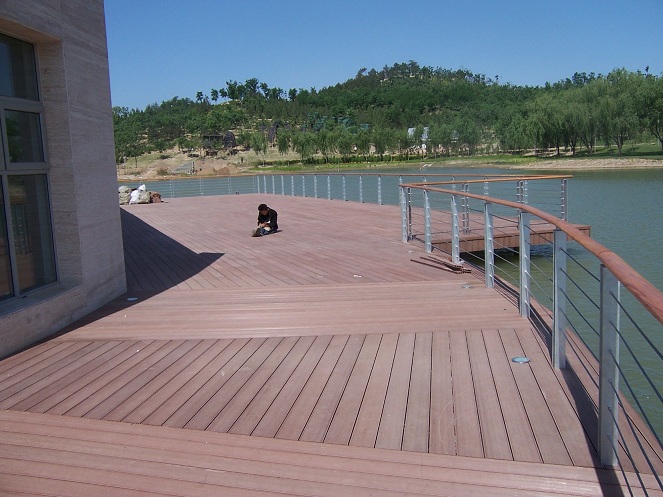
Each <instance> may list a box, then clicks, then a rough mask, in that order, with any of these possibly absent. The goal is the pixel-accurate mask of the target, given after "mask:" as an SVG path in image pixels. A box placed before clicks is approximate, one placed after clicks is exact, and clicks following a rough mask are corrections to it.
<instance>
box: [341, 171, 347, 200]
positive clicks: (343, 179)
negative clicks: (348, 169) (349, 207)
mask: <svg viewBox="0 0 663 497" xmlns="http://www.w3.org/2000/svg"><path fill="white" fill-rule="evenodd" d="M342 183H343V201H344V202H345V201H346V200H347V197H346V195H345V174H344V175H343V176H342Z"/></svg>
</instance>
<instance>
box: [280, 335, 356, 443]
mask: <svg viewBox="0 0 663 497" xmlns="http://www.w3.org/2000/svg"><path fill="white" fill-rule="evenodd" d="M349 338H350V337H349V336H348V335H336V336H334V337H332V338H331V340H330V341H329V345H328V346H327V348H326V349H325V351H324V353H323V354H322V357H321V358H320V360H319V362H318V364H317V365H316V366H315V368H314V369H313V372H312V373H311V375H310V376H309V377H308V378H307V379H306V384H305V385H304V388H303V389H302V391H301V393H300V394H299V396H298V397H297V400H296V401H295V403H294V404H293V406H292V408H291V409H290V411H288V414H287V416H286V417H285V419H284V420H283V423H282V424H281V426H280V427H279V429H278V431H277V432H276V435H275V436H276V438H284V439H290V440H300V439H303V438H302V433H303V431H304V429H305V428H306V425H307V424H308V422H309V419H310V417H311V414H312V413H313V411H314V410H315V407H316V405H317V404H318V401H319V398H320V395H321V394H322V392H323V390H324V388H325V386H326V385H327V382H328V381H329V379H330V371H335V370H336V367H337V364H338V361H339V359H340V358H341V356H342V354H343V351H344V350H345V347H346V345H347V343H348V340H349ZM325 430H326V428H325ZM309 436H310V435H309ZM322 437H324V434H323V435H322Z"/></svg>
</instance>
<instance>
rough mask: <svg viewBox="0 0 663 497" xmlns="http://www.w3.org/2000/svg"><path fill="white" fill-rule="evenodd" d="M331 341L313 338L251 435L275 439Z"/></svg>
mask: <svg viewBox="0 0 663 497" xmlns="http://www.w3.org/2000/svg"><path fill="white" fill-rule="evenodd" d="M331 340H332V337H331V336H319V337H315V339H314V340H313V343H312V344H311V347H310V349H309V352H308V353H307V354H306V355H305V356H304V357H303V358H302V360H301V362H300V363H299V364H298V365H297V367H296V368H295V370H294V371H293V373H292V376H291V377H290V378H289V380H288V381H287V382H286V384H285V385H284V386H283V388H282V389H281V390H280V392H279V393H278V395H277V396H276V398H275V399H274V402H272V404H271V406H269V408H268V409H267V412H266V413H265V415H264V416H263V418H262V419H261V420H260V421H259V422H258V424H257V425H256V427H255V429H254V430H253V431H252V432H251V434H252V435H255V436H259V437H276V434H277V433H278V431H279V429H281V427H282V426H283V424H284V422H285V420H286V418H287V416H288V414H289V413H290V412H291V411H292V409H293V406H294V405H295V403H296V402H297V399H298V398H300V395H301V394H302V391H303V390H304V388H305V386H306V383H307V381H309V380H310V379H311V377H312V375H313V371H314V370H315V368H316V366H317V365H318V364H320V360H321V359H322V357H323V354H324V353H325V351H326V350H327V348H328V347H329V344H330V342H331ZM320 390H322V389H320ZM295 414H296V415H297V416H299V414H300V413H299V412H298V411H297V412H296V413H295ZM306 419H308V418H306ZM299 433H301V430H300V431H299V432H298V433H297V434H296V435H294V434H293V435H291V438H292V439H294V440H296V439H298V438H299ZM286 438H287V437H286Z"/></svg>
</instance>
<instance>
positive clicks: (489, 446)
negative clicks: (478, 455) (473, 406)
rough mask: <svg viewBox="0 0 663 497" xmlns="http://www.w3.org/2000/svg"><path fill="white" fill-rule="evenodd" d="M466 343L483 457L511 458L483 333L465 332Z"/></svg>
mask: <svg viewBox="0 0 663 497" xmlns="http://www.w3.org/2000/svg"><path fill="white" fill-rule="evenodd" d="M483 335H485V334H483ZM467 345H468V350H469V354H470V364H471V368H472V380H473V383H474V391H475V395H476V399H477V411H478V414H479V425H480V426H481V439H482V440H483V450H484V454H485V457H488V458H491V459H507V460H512V459H513V455H512V453H511V446H510V444H509V437H508V436H507V432H506V423H505V420H504V418H503V417H502V415H503V411H502V407H501V405H500V401H499V398H498V396H497V389H496V388H495V380H494V377H495V374H494V372H493V371H492V370H491V368H490V362H489V360H488V353H487V351H486V344H485V341H484V337H483V336H482V334H479V333H468V334H467Z"/></svg>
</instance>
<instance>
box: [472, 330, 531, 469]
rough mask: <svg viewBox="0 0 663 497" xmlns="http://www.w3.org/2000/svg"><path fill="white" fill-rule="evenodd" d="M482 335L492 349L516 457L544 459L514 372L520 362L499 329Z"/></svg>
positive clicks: (498, 392)
mask: <svg viewBox="0 0 663 497" xmlns="http://www.w3.org/2000/svg"><path fill="white" fill-rule="evenodd" d="M483 336H484V340H485V342H486V348H487V349H488V350H491V351H492V353H491V354H490V355H489V360H490V366H491V370H492V373H493V378H494V381H495V389H496V392H497V396H498V397H499V399H500V406H501V410H502V418H503V420H504V422H505V428H506V431H507V436H508V438H509V446H510V448H511V452H512V454H513V457H514V459H515V460H516V461H529V462H542V459H541V453H540V452H539V449H538V446H537V444H536V439H535V437H534V432H533V431H532V427H531V426H530V420H529V418H528V417H527V412H526V411H525V408H524V406H523V403H522V399H521V397H520V392H519V391H518V387H517V385H516V383H515V380H514V376H513V370H512V368H514V367H519V364H516V363H513V362H511V360H510V358H509V357H508V356H507V355H506V353H505V351H504V345H502V341H501V338H500V333H485V334H484V335H483ZM514 399H515V401H514Z"/></svg>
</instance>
